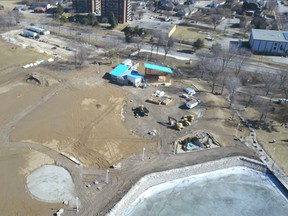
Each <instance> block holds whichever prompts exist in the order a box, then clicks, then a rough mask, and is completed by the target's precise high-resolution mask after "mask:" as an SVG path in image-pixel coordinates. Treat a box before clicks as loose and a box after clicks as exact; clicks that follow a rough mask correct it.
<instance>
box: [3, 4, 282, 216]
mask: <svg viewBox="0 0 288 216" xmlns="http://www.w3.org/2000/svg"><path fill="white" fill-rule="evenodd" d="M0 3H1V1H0ZM55 39H57V37H55ZM49 46H50V45H49ZM0 48H1V50H5V51H6V52H5V54H4V53H3V52H1V58H0V63H1V68H0V100H1V106H0V145H1V146H0V150H1V151H0V167H1V170H2V171H3V174H4V175H3V178H1V179H0V183H1V184H2V185H7V187H1V189H0V194H1V195H0V202H1V207H2V209H4V211H3V212H2V213H3V215H17V214H18V215H52V214H53V213H54V212H55V210H57V209H59V208H60V207H63V205H62V204H46V203H42V202H39V201H36V200H33V199H32V198H31V196H30V195H29V192H27V191H26V188H25V181H26V176H27V175H29V174H30V173H31V172H32V171H33V170H35V169H36V168H38V167H39V166H42V165H43V164H53V163H56V164H58V165H61V166H63V167H65V168H66V169H67V170H69V172H70V173H71V175H72V178H73V182H74V184H75V186H76V192H77V195H78V196H79V197H80V200H81V202H82V206H83V209H82V212H83V213H82V212H81V215H89V216H90V215H94V214H95V212H97V211H99V212H100V213H99V215H101V214H102V213H103V212H101V210H103V209H105V210H107V208H108V207H111V206H112V205H113V202H115V201H117V199H119V198H120V197H121V195H122V194H123V193H125V191H127V189H128V188H129V186H131V184H132V183H133V182H135V181H136V180H138V179H139V178H140V177H141V176H142V175H144V174H146V173H148V172H152V171H154V172H155V171H159V170H162V169H169V168H173V167H175V166H176V167H177V166H185V165H189V164H195V163H200V162H203V161H206V160H212V159H219V158H221V157H223V156H231V155H234V154H239V155H241V154H242V153H245V155H246V154H247V155H248V156H250V157H254V153H253V152H251V150H250V149H247V148H246V146H245V145H244V144H242V143H240V142H236V141H234V140H233V135H234V134H235V133H236V130H235V129H236V127H237V124H238V122H239V119H237V118H235V120H231V113H230V111H229V110H228V109H227V105H228V104H227V101H226V99H225V98H224V97H222V96H215V95H212V94H211V93H210V88H209V85H208V83H207V82H204V81H201V80H198V79H191V80H186V81H181V80H174V81H173V84H172V85H171V86H169V87H167V86H162V85H160V86H154V85H151V86H149V87H148V88H147V89H140V88H134V87H131V86H123V87H122V86H118V85H115V84H112V83H109V82H108V81H107V80H105V79H103V75H104V73H105V72H109V71H110V70H111V69H112V66H115V65H103V66H101V70H100V71H101V72H100V73H97V72H96V66H95V65H93V64H90V63H91V62H92V60H91V61H90V62H88V63H87V64H86V65H85V67H84V68H83V69H82V70H75V67H74V66H73V65H71V64H67V62H64V61H63V62H55V63H53V64H47V65H42V66H37V67H33V68H29V69H23V68H21V67H20V66H22V65H24V64H27V63H31V62H33V61H35V60H39V58H40V59H42V58H45V57H47V56H46V55H42V54H38V53H36V52H33V50H31V49H27V48H26V49H23V48H20V47H18V46H15V45H11V44H6V43H4V42H3V41H0ZM48 49H50V48H49V47H48ZM34 51H35V50H34ZM166 61H169V59H167V60H166ZM27 74H30V75H31V74H37V77H40V78H39V80H40V81H41V83H40V84H39V85H35V82H26V77H27V76H26V75H27ZM188 86H191V87H193V88H195V89H197V90H198V93H197V95H196V97H197V98H198V99H199V100H200V104H199V105H198V106H197V107H195V108H194V109H191V110H188V109H185V108H184V103H185V99H184V98H182V97H180V95H181V94H182V93H183V88H184V87H188ZM156 90H163V91H165V92H166V94H167V95H170V96H171V97H172V98H173V102H172V103H171V104H169V105H167V106H164V105H155V104H151V103H147V102H146V99H147V98H149V97H151V95H152V93H153V92H154V91H156ZM141 104H144V105H145V106H146V107H147V108H148V109H149V111H150V112H149V116H147V117H143V118H142V117H141V118H135V115H134V113H133V109H134V108H136V107H137V106H139V105H141ZM185 114H194V116H195V118H196V119H195V121H194V122H193V124H192V125H191V126H189V127H186V128H185V129H183V130H182V131H177V130H175V129H171V128H169V126H168V125H167V123H168V116H172V117H174V118H176V119H180V118H181V117H182V116H183V115H185ZM152 130H156V135H155V136H152V135H151V134H150V132H151V131H152ZM197 130H205V131H207V132H210V133H211V134H212V135H213V136H214V137H215V138H216V139H217V140H218V141H219V142H220V143H221V144H222V146H223V148H217V149H211V150H208V151H202V152H199V153H198V152H194V153H192V154H191V155H190V154H184V155H182V156H178V155H177V156H175V157H172V154H173V147H172V143H173V142H174V140H175V139H177V138H179V137H182V136H184V135H187V134H190V133H193V132H195V131H197ZM237 133H238V136H239V137H240V136H243V137H244V136H246V135H247V134H248V132H247V130H245V129H243V130H242V131H238V132H237ZM284 134H285V133H284ZM264 135H266V133H264ZM264 135H263V136H262V135H261V132H259V135H258V137H259V139H260V140H261V139H265V138H263V137H264ZM268 136H269V135H268ZM275 136H276V135H275ZM276 144H277V146H278V143H276ZM283 146H284V145H283ZM143 148H145V149H146V158H145V159H146V161H142V160H141V153H142V150H143ZM270 149H271V148H270ZM267 150H269V148H267ZM272 150H273V153H274V154H275V155H276V154H279V155H280V154H281V152H282V150H283V151H284V148H283V149H282V146H281V148H280V147H277V148H275V150H274V148H272ZM60 152H65V153H67V154H69V155H72V156H74V157H75V158H77V159H78V160H79V161H80V162H81V166H76V165H75V164H74V163H73V162H71V161H70V160H68V159H67V158H65V157H63V156H61V155H60V154H59V153H60ZM286 152H287V151H286ZM283 155H284V154H283ZM285 157H286V156H285V155H284V156H282V155H281V156H279V157H278V156H277V162H278V158H280V159H281V160H279V163H282V164H284V163H285ZM286 158H287V157H286ZM119 161H122V166H123V170H117V169H110V173H111V179H110V181H109V185H106V184H103V182H104V181H103V179H105V172H106V169H107V168H108V167H110V166H111V165H113V164H115V163H118V162H119ZM87 179H89V181H88V180H87ZM95 179H96V180H99V182H100V183H101V184H100V186H101V188H102V186H103V188H102V189H103V191H101V190H102V189H101V190H98V189H97V187H96V186H94V187H91V188H90V189H88V187H87V183H89V184H92V183H91V182H92V181H94V180H95ZM110 183H111V185H110ZM64 208H66V209H67V210H68V211H67V213H65V215H66V214H67V215H75V212H74V211H71V210H72V209H69V208H68V207H65V206H64Z"/></svg>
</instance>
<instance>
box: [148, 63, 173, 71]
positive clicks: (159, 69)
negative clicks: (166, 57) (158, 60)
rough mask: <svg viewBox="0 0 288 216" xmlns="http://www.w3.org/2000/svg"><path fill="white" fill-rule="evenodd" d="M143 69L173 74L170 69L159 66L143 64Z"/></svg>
mask: <svg viewBox="0 0 288 216" xmlns="http://www.w3.org/2000/svg"><path fill="white" fill-rule="evenodd" d="M144 67H145V68H148V69H152V70H157V71H161V72H164V73H173V72H172V70H171V69H170V68H168V67H164V66H159V65H154V64H149V63H144Z"/></svg>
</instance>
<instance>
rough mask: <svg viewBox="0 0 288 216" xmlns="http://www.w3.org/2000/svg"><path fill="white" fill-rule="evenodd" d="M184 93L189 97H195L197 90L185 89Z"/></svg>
mask: <svg viewBox="0 0 288 216" xmlns="http://www.w3.org/2000/svg"><path fill="white" fill-rule="evenodd" d="M184 92H185V93H187V94H188V95H195V94H196V92H195V90H194V89H192V88H185V89H184Z"/></svg>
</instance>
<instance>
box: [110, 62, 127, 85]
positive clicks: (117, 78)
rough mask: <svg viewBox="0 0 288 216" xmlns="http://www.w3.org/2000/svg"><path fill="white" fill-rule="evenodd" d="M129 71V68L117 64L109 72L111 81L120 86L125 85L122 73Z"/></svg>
mask: <svg viewBox="0 0 288 216" xmlns="http://www.w3.org/2000/svg"><path fill="white" fill-rule="evenodd" d="M128 69H129V66H126V65H123V64H118V65H117V66H116V67H115V68H114V69H113V70H112V71H111V72H110V75H111V81H114V82H117V83H119V84H121V85H124V84H127V81H126V82H125V79H124V77H123V76H124V73H125V72H126V71H127V70H128Z"/></svg>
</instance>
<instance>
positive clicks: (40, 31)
mask: <svg viewBox="0 0 288 216" xmlns="http://www.w3.org/2000/svg"><path fill="white" fill-rule="evenodd" d="M27 30H29V31H32V32H36V33H38V34H41V35H48V34H50V31H48V30H45V29H42V28H38V27H35V26H29V27H28V28H27Z"/></svg>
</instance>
